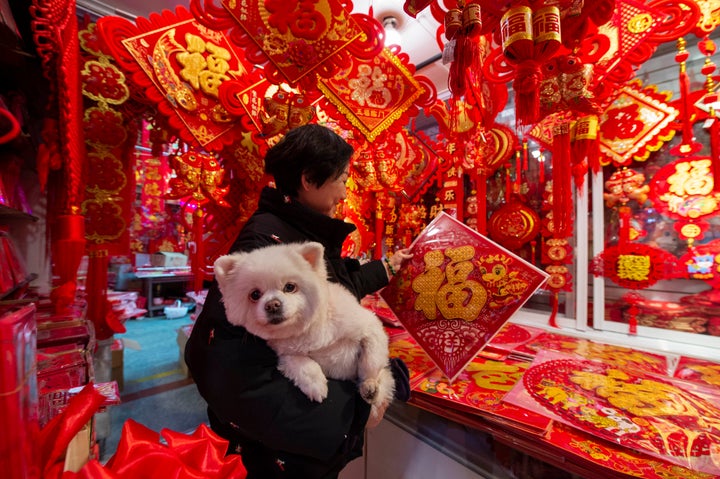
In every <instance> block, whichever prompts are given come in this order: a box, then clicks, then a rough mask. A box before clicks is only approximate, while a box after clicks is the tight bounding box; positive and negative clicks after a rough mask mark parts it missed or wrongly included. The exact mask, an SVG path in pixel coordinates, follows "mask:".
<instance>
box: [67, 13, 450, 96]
mask: <svg viewBox="0 0 720 479" xmlns="http://www.w3.org/2000/svg"><path fill="white" fill-rule="evenodd" d="M76 1H77V6H78V8H79V9H80V10H84V11H87V12H88V13H90V14H93V15H96V16H105V15H114V16H119V17H124V18H127V19H130V20H132V19H134V18H135V17H147V16H149V15H150V14H151V13H153V12H161V11H162V10H174V9H175V7H176V6H177V5H182V6H185V7H187V6H188V4H189V3H190V2H189V0H76ZM215 3H216V4H220V0H215ZM352 3H353V12H360V13H368V12H369V11H370V9H371V8H372V11H373V16H374V18H376V19H378V20H379V21H380V22H381V23H382V20H383V18H385V17H387V16H393V17H395V18H397V20H398V27H397V30H398V31H399V32H400V34H401V36H402V38H403V40H402V42H401V47H402V51H403V52H405V53H407V54H408V55H409V56H410V63H412V64H413V65H415V66H416V67H418V70H417V71H416V74H418V75H423V76H425V77H427V78H429V79H430V81H431V82H432V83H433V84H434V85H435V87H436V88H437V90H438V95H439V96H440V97H441V98H443V97H445V96H446V92H447V78H448V66H447V65H443V64H442V60H439V59H438V57H439V55H440V54H441V48H440V46H439V45H438V43H437V40H436V32H437V28H438V22H437V21H436V20H435V18H433V16H432V14H431V13H430V10H429V8H428V9H425V10H423V11H422V12H420V14H418V16H417V18H412V17H410V16H409V15H407V14H406V13H405V12H404V11H403V3H404V2H403V0H353V2H352Z"/></svg>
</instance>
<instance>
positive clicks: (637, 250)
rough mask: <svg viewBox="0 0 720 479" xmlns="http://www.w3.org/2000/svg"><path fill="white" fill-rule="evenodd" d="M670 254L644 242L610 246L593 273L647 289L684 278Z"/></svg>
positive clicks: (601, 256) (604, 251)
mask: <svg viewBox="0 0 720 479" xmlns="http://www.w3.org/2000/svg"><path fill="white" fill-rule="evenodd" d="M677 263H678V260H677V258H675V257H674V256H673V255H672V254H670V253H668V252H667V251H665V250H663V249H660V248H656V247H654V246H650V245H647V244H643V243H624V244H618V245H615V246H610V247H608V248H606V249H605V250H603V252H602V253H600V254H599V255H598V256H597V257H595V258H593V261H592V264H591V272H592V273H593V274H594V275H595V276H604V277H606V278H609V279H610V280H611V281H612V282H613V283H615V284H617V285H618V286H622V287H623V288H628V289H645V288H648V287H650V286H652V285H653V284H655V283H657V282H658V281H660V280H663V279H671V278H675V277H680V276H679V275H684V273H683V271H682V268H678V264H677Z"/></svg>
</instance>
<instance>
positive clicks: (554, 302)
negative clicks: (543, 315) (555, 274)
mask: <svg viewBox="0 0 720 479" xmlns="http://www.w3.org/2000/svg"><path fill="white" fill-rule="evenodd" d="M550 306H551V307H552V311H551V312H550V319H548V324H549V325H550V326H551V327H553V328H559V326H558V323H557V315H558V310H559V309H560V293H558V292H555V293H553V295H552V296H550Z"/></svg>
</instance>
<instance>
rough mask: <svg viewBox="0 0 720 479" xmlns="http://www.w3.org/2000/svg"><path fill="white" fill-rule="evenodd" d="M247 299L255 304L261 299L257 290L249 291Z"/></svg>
mask: <svg viewBox="0 0 720 479" xmlns="http://www.w3.org/2000/svg"><path fill="white" fill-rule="evenodd" d="M248 298H250V301H252V302H255V301H258V300H259V299H260V298H262V293H261V292H260V290H259V289H253V290H252V291H250V294H248Z"/></svg>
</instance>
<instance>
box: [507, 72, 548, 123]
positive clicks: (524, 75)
mask: <svg viewBox="0 0 720 479" xmlns="http://www.w3.org/2000/svg"><path fill="white" fill-rule="evenodd" d="M541 82H542V69H541V67H540V64H539V63H537V62H535V61H532V60H528V61H525V62H524V63H522V64H521V65H520V66H519V67H518V69H517V74H516V75H515V80H513V90H515V123H516V125H517V126H527V125H532V124H534V123H537V122H538V120H539V119H540V95H539V93H538V92H539V87H540V83H541Z"/></svg>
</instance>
